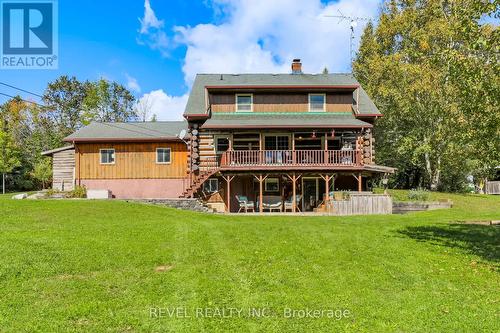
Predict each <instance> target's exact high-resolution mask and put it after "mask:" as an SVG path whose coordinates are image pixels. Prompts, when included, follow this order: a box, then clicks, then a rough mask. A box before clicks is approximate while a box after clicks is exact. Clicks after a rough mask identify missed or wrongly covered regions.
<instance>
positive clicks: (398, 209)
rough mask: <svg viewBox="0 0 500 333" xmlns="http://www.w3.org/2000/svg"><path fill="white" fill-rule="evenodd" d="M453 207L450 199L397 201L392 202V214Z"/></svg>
mask: <svg viewBox="0 0 500 333" xmlns="http://www.w3.org/2000/svg"><path fill="white" fill-rule="evenodd" d="M451 207H453V202H451V201H443V202H441V201H430V202H415V201H412V202H406V201H398V202H393V203H392V213H393V214H404V213H411V212H420V211H424V210H435V209H446V208H451Z"/></svg>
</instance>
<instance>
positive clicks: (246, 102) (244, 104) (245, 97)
mask: <svg viewBox="0 0 500 333" xmlns="http://www.w3.org/2000/svg"><path fill="white" fill-rule="evenodd" d="M252 111H253V96H252V94H237V95H236V112H252Z"/></svg>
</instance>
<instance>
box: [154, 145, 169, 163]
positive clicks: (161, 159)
mask: <svg viewBox="0 0 500 333" xmlns="http://www.w3.org/2000/svg"><path fill="white" fill-rule="evenodd" d="M170 150H171V149H170V148H156V163H158V164H169V163H170Z"/></svg>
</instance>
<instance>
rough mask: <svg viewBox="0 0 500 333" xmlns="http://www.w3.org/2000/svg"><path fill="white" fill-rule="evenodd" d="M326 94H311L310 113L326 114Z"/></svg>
mask: <svg viewBox="0 0 500 333" xmlns="http://www.w3.org/2000/svg"><path fill="white" fill-rule="evenodd" d="M325 102H326V95H325V94H309V111H311V112H325Z"/></svg>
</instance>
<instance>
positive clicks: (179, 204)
mask: <svg viewBox="0 0 500 333" xmlns="http://www.w3.org/2000/svg"><path fill="white" fill-rule="evenodd" d="M127 201H135V202H142V203H148V204H152V205H161V206H167V207H171V208H177V209H183V210H191V211H194V212H204V213H209V212H210V213H212V212H213V210H211V209H210V208H208V207H207V206H205V205H204V204H203V203H202V202H201V201H200V200H199V199H142V200H127Z"/></svg>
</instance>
